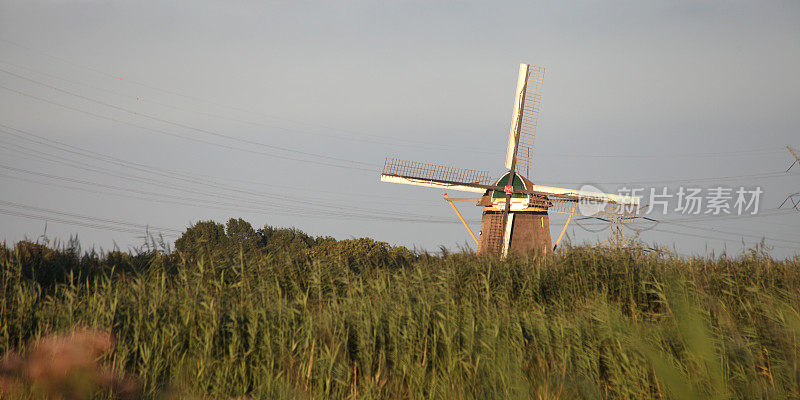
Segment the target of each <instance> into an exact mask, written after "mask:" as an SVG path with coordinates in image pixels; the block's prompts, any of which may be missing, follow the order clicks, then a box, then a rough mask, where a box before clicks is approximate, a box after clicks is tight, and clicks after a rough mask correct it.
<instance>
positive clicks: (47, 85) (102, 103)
mask: <svg viewBox="0 0 800 400" xmlns="http://www.w3.org/2000/svg"><path fill="white" fill-rule="evenodd" d="M0 72H3V73H6V74H8V75H11V76H14V77H17V78H19V79H22V80H25V81H28V82H32V83H35V84H37V85H41V86H44V87H46V88H49V89H53V90H55V91H58V92H61V93H65V94H68V95H70V96H75V97H77V98H80V99H83V100H86V101H90V102H92V103H96V104H100V105H103V106H106V107H109V108H113V109H115V110H119V111H122V112H126V113H129V114H133V115H136V116H140V117H144V118H147V119H151V120H153V121H158V122H161V123H165V124H168V125H173V126H177V127H180V128H184V129H189V130H193V131H197V132H201V133H205V134H207V135H211V136H215V137H220V138H224V139H228V140H233V141H237V142H240V143H244V144H249V145H253V146H259V147H265V148H268V149H271V150H279V151H285V152H289V153H295V154H300V155H304V156H311V157H318V158H324V159H328V160H332V161H339V162H345V163H352V164H359V165H368V166H380V165H379V164H373V163H366V162H362V161H355V160H349V159H344V158H338V157H331V156H326V155H322V154H316V153H311V152H307V151H301V150H295V149H290V148H288V147H282V146H275V145H271V144H266V143H261V142H257V141H255V140H248V139H242V138H238V137H236V136H230V135H226V134H223V133H219V132H215V131H212V130H208V129H203V128H198V127H195V126H191V125H188V124H183V123H180V122H174V121H170V120H168V119H164V118H161V117H156V116H153V115H150V114H146V113H142V112H138V111H133V110H129V109H127V108H125V107H120V106H117V105H114V104H111V103H108V102H105V101H102V100H97V99H94V98H91V97H88V96H84V95H81V94H78V93H75V92H72V91H69V90H65V89H61V88H59V87H57V86H53V85H50V84H47V83H44V82H40V81H38V80H36V79H31V78H28V77H25V76H22V75H19V74H17V73H14V72H11V71H7V70H5V69H2V68H0Z"/></svg>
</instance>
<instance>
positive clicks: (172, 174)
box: [0, 123, 430, 204]
mask: <svg viewBox="0 0 800 400" xmlns="http://www.w3.org/2000/svg"><path fill="white" fill-rule="evenodd" d="M2 128H6V129H9V130H13V131H14V132H17V133H14V132H10V131H8V130H6V129H2ZM0 133H4V134H6V135H9V136H13V137H16V138H19V139H22V140H25V141H28V142H32V143H36V144H39V145H42V146H46V147H49V148H52V149H55V150H58V151H63V152H66V153H70V154H74V155H77V156H81V157H87V158H90V159H92V160H94V161H101V162H105V163H109V164H112V165H117V166H121V167H124V168H130V169H134V170H137V171H140V172H145V173H148V174H153V175H157V176H162V177H166V178H169V179H176V180H181V181H186V182H190V183H195V184H200V185H204V186H211V187H215V188H220V189H224V190H232V191H241V190H243V189H239V188H237V187H235V186H230V185H225V184H220V183H209V181H210V180H214V179H216V180H221V179H224V180H225V181H238V182H243V183H247V184H255V185H261V186H264V185H266V186H269V187H273V188H274V187H275V186H282V187H285V185H284V184H280V185H277V184H269V183H263V182H253V181H247V180H241V179H235V178H229V177H226V178H220V177H212V176H208V175H199V174H190V173H185V172H177V171H171V170H167V169H163V168H157V167H153V166H150V165H146V164H141V163H137V162H133V161H129V160H124V159H121V158H117V157H111V156H109V155H107V154H104V153H99V152H95V151H92V150H88V149H85V148H82V147H78V146H73V145H69V144H66V143H64V142H60V141H58V140H54V139H50V138H46V137H43V136H39V135H36V134H34V133H31V132H29V131H25V130H22V129H19V128H14V127H11V126H8V125H5V124H3V123H0ZM17 146H18V145H17ZM31 151H35V150H31ZM43 154H47V153H43ZM292 190H296V191H304V190H306V191H308V189H306V188H303V187H298V188H292ZM243 193H251V192H243ZM313 193H315V194H319V193H331V194H336V195H345V194H347V195H348V196H349V197H352V193H350V192H348V193H345V192H337V191H330V190H324V189H316V188H315V189H314V190H313ZM252 194H255V195H258V196H261V195H262V194H263V193H252ZM370 197H380V198H387V199H397V196H380V195H374V194H372V195H370ZM426 203H428V204H429V203H430V202H426ZM382 204H389V203H387V202H384V201H382ZM395 204H408V201H404V202H402V203H395Z"/></svg>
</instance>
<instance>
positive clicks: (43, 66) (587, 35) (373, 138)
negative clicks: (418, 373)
mask: <svg viewBox="0 0 800 400" xmlns="http://www.w3.org/2000/svg"><path fill="white" fill-rule="evenodd" d="M0 39H2V40H0V69H2V70H5V71H9V72H12V73H14V74H17V75H20V76H24V77H26V78H30V79H34V80H36V81H39V82H42V83H45V84H47V85H50V86H52V87H56V88H58V89H61V90H66V91H69V92H74V93H76V94H80V95H82V96H84V97H87V98H91V99H95V100H98V101H102V102H105V103H108V104H111V105H113V106H115V107H118V108H109V107H107V106H101V105H99V104H97V103H93V102H91V101H89V100H86V99H81V98H78V97H75V96H72V95H69V94H66V93H64V92H60V91H58V90H54V89H53V88H49V87H45V86H41V85H38V84H36V83H33V82H30V81H26V80H24V79H22V78H19V77H17V76H14V75H10V74H8V73H4V72H0V85H3V86H6V87H8V88H10V89H13V90H16V91H18V92H23V93H26V94H28V95H29V96H36V97H40V98H43V99H46V100H49V101H51V102H57V103H59V104H63V105H67V106H69V107H73V108H78V109H82V110H86V111H90V112H93V113H96V114H99V115H101V116H103V117H106V118H113V119H116V120H118V121H119V120H121V121H125V122H127V123H131V124H136V125H143V126H147V127H150V128H154V129H158V130H161V131H163V132H168V133H170V134H177V135H182V136H186V137H191V138H195V139H200V140H206V141H211V142H214V143H218V144H222V145H225V146H231V147H237V148H245V149H247V150H251V151H258V152H263V153H268V154H270V156H267V155H263V154H252V153H247V152H243V151H238V150H232V149H228V148H223V147H219V146H210V145H207V144H204V143H198V142H193V141H191V140H187V139H182V138H176V137H174V136H168V135H165V134H159V133H156V132H152V131H148V130H143V129H139V128H136V127H133V126H130V125H125V124H123V123H119V122H114V121H110V120H108V119H102V118H98V117H96V116H91V115H87V114H82V113H79V112H76V111H74V110H69V109H65V108H63V107H59V106H55V105H53V104H48V103H45V102H42V101H40V100H36V99H34V98H31V97H29V96H28V97H26V96H24V95H21V94H19V93H17V92H14V91H9V90H7V89H0V123H2V124H5V125H8V126H12V127H15V128H19V129H23V130H25V131H26V132H30V133H33V134H36V135H40V136H42V137H45V138H47V139H49V140H58V141H61V142H63V143H66V144H69V145H73V146H78V147H81V148H85V149H90V150H93V151H97V152H101V153H104V154H108V155H111V156H114V157H117V158H120V159H124V160H129V161H134V162H137V163H140V164H143V165H147V166H153V167H158V168H163V169H168V170H175V171H181V172H185V173H189V174H193V176H199V177H204V178H203V179H208V180H209V181H210V179H211V178H210V177H219V178H222V180H220V181H219V183H218V184H217V183H213V185H217V186H216V187H212V186H202V185H197V184H193V183H187V182H185V181H183V182H181V181H174V180H169V179H166V178H152V179H151V178H148V179H151V180H153V181H156V183H157V184H161V185H165V184H166V185H168V186H169V185H170V182H175V185H176V186H177V185H185V189H184V190H180V191H179V190H171V189H165V188H164V187H163V186H154V185H153V184H148V183H144V182H137V181H131V180H128V179H123V178H120V177H113V176H108V175H105V174H102V173H98V172H90V171H87V170H85V169H79V168H75V167H74V166H73V167H70V166H65V165H64V164H63V163H54V162H46V161H44V160H41V159H38V160H36V159H32V158H31V157H29V156H26V155H24V154H22V153H21V152H20V151H18V148H17V147H14V146H15V145H24V146H27V147H29V148H31V149H34V150H40V151H44V152H49V153H51V154H54V155H59V156H61V157H64V158H68V159H70V160H74V161H80V162H83V163H86V164H89V165H92V166H94V168H102V169H103V170H105V171H110V172H113V173H115V174H130V175H136V176H138V177H151V175H144V174H141V173H139V172H137V171H136V170H131V169H129V168H123V167H119V166H109V165H107V164H102V163H100V162H98V161H97V160H92V159H91V158H81V157H77V156H75V155H74V154H73V155H70V154H68V153H64V152H58V151H55V150H52V149H49V148H47V147H44V146H42V145H38V144H32V143H30V142H26V141H25V140H23V139H20V138H17V137H13V136H9V135H6V134H2V133H0V160H2V162H0V164H2V165H6V166H11V167H14V168H17V169H23V170H27V171H34V172H39V173H48V174H51V175H58V176H62V177H68V178H75V179H82V180H86V181H91V182H96V183H100V184H106V185H115V186H124V187H126V188H130V189H133V190H139V191H146V192H155V193H157V194H161V195H163V196H173V197H168V198H167V199H172V200H170V201H174V202H176V203H181V204H173V203H165V202H163V201H162V202H155V201H146V200H143V199H140V198H136V197H133V196H139V197H148V196H149V195H132V194H131V193H127V194H122V195H121V196H112V195H108V194H106V193H105V192H109V191H111V192H118V193H124V192H119V191H117V190H112V189H107V188H105V189H104V188H98V187H96V186H95V187H92V186H87V185H83V184H78V183H74V182H71V183H68V182H64V181H63V180H61V181H58V182H56V183H59V184H62V185H71V186H74V187H81V188H84V190H77V189H74V188H71V189H68V188H62V187H55V186H53V185H52V184H51V185H43V184H41V183H31V182H27V181H21V180H19V179H15V178H14V177H16V178H20V177H23V178H25V179H28V180H38V181H41V182H55V181H54V180H53V179H51V178H45V177H42V176H38V177H37V176H32V175H30V174H27V175H26V174H25V173H23V172H19V171H13V170H8V169H5V170H0V188H2V189H0V201H5V202H13V203H17V204H25V205H28V206H35V207H40V208H46V209H51V210H58V211H64V212H69V213H75V214H80V215H92V216H96V217H100V218H110V219H117V220H122V221H127V222H134V223H140V224H150V225H158V226H164V227H171V228H175V229H182V228H184V227H186V226H187V225H188V224H190V223H191V222H194V221H198V220H205V219H214V220H217V221H224V220H227V219H228V218H229V217H239V216H241V217H243V218H245V219H247V220H248V221H250V222H251V223H252V224H253V225H254V226H256V227H259V226H263V225H264V224H272V225H279V226H287V225H291V226H296V227H298V228H300V229H303V230H305V231H307V232H309V233H312V234H325V235H332V236H336V237H339V238H346V237H350V236H371V237H374V238H376V239H379V240H384V241H388V242H390V243H393V244H403V245H407V246H417V247H424V248H428V249H436V248H437V247H438V246H439V245H445V246H448V247H454V246H456V245H457V244H463V243H466V242H467V240H469V237H468V235H467V234H466V232H465V231H464V229H463V228H462V227H461V226H460V225H459V224H458V223H457V222H458V221H457V220H456V218H455V215H454V214H453V213H452V210H450V208H449V206H447V205H446V203H444V202H443V201H442V197H441V195H442V192H441V191H439V190H435V189H424V188H417V187H411V186H405V185H390V184H382V183H379V182H378V170H379V169H380V165H382V163H383V159H384V157H385V156H396V157H399V158H405V159H412V160H418V161H424V162H433V163H442V164H448V165H453V166H458V167H463V168H474V169H488V170H490V171H492V173H494V174H498V175H499V173H500V171H501V170H502V167H503V161H504V155H505V146H506V143H505V141H506V135H507V131H508V125H509V123H510V116H511V108H512V105H513V91H514V87H515V83H516V73H517V68H518V65H519V63H520V62H527V63H531V64H535V65H541V66H544V67H545V68H546V71H547V72H546V74H545V83H544V95H543V105H542V114H541V118H540V127H539V130H538V133H537V137H536V148H535V159H534V163H535V169H534V170H533V171H532V177H533V179H534V181H535V182H537V183H540V184H547V185H560V186H564V187H575V188H577V187H580V184H581V183H590V184H594V185H596V186H598V187H600V188H602V189H603V190H606V191H610V192H614V191H616V190H617V189H618V188H619V187H620V186H622V185H618V184H612V183H608V182H639V181H643V182H652V185H640V186H644V187H651V186H655V187H658V188H660V187H662V186H664V185H665V183H662V182H661V181H669V182H668V183H667V185H668V186H669V187H670V188H677V187H678V186H680V185H681V183H682V182H681V180H687V181H686V182H683V183H686V184H687V185H693V186H699V187H704V188H706V187H712V186H730V187H734V188H736V187H738V186H742V185H744V186H747V187H752V186H761V187H762V188H763V190H764V191H765V193H764V195H763V196H762V198H761V208H762V210H767V209H770V208H774V207H776V206H777V205H778V204H780V202H781V201H783V199H784V198H785V197H786V195H787V194H788V193H793V192H797V191H798V190H800V174H798V171H800V168H798V167H795V168H796V169H795V170H794V171H795V172H794V175H792V174H786V175H783V176H778V175H769V176H766V175H759V176H757V177H743V178H739V179H728V180H709V181H699V182H697V181H691V179H697V178H706V177H727V176H742V175H753V174H762V173H772V172H776V171H782V170H784V169H785V168H786V167H788V165H789V164H790V160H791V156H790V155H789V153H788V152H787V151H786V150H785V148H784V146H785V145H787V144H788V145H793V146H796V147H797V146H800V140H798V137H799V136H798V134H797V129H798V126H800V114H799V113H798V111H797V110H798V109H800V77H798V74H797V71H800V3H797V2H759V3H755V2H753V3H734V2H703V3H700V2H663V3H661V2H633V1H631V2H616V3H608V2H580V3H570V4H565V3H564V2H552V3H541V4H536V3H530V2H519V3H487V2H446V1H435V2H423V1H399V2H366V1H330V2H257V1H191V2H189V1H171V2H151V1H135V2H134V1H130V2H113V1H32V0H26V1H10V0H0ZM19 45H22V46H24V47H20V46H19ZM42 73H44V74H42ZM56 77H58V78H62V79H58V78H56ZM120 78H121V79H120ZM63 79H67V80H68V81H67V80H63ZM76 82H77V83H76ZM79 83H81V84H79ZM87 85H88V86H87ZM120 108H121V109H124V110H130V111H134V112H137V113H140V115H134V114H131V113H128V112H125V111H123V110H121V109H120ZM244 110H247V111H244ZM141 114H146V115H151V116H155V117H158V118H160V119H163V120H167V121H170V122H174V123H177V124H182V125H188V126H191V127H198V128H201V129H202V130H206V131H213V132H216V133H220V134H224V135H227V136H232V137H236V138H239V139H243V140H248V141H255V142H260V143H266V144H269V145H273V146H279V147H281V148H284V149H293V150H296V151H302V152H306V153H313V154H320V155H327V156H329V157H334V158H338V159H347V160H354V161H358V162H361V163H367V164H374V165H363V164H353V163H342V162H340V161H336V160H325V159H319V158H317V159H316V160H317V161H319V162H325V163H329V162H330V163H333V164H337V165H347V166H352V167H358V168H366V169H369V170H372V171H363V170H356V169H347V168H338V167H330V166H325V165H319V164H310V163H307V162H298V161H294V160H287V159H285V158H286V157H288V158H296V159H309V158H314V157H308V156H306V155H302V154H298V153H292V152H287V151H283V150H276V149H269V148H266V147H259V146H257V145H252V144H245V143H242V142H236V141H232V140H229V139H226V138H221V137H218V136H217V137H215V136H213V135H209V134H208V133H204V132H201V131H197V130H191V129H186V128H182V127H179V126H176V125H170V124H168V123H163V122H160V121H156V120H153V119H148V118H145V117H143V116H142V115H141ZM209 114H213V115H215V116H211V115H209ZM219 116H221V117H224V118H220V117H219ZM738 151H743V152H746V153H741V154H717V153H725V152H738ZM705 153H714V154H711V155H702V154H705ZM275 156H278V157H284V158H275ZM645 156H649V157H645ZM193 179H194V178H193ZM232 179H236V180H237V181H233V180H232ZM238 180H244V181H247V182H240V181H238ZM159 182H160V183H159ZM215 182H216V181H215ZM222 185H226V186H236V187H237V188H238V189H241V191H239V192H231V191H229V190H223V189H220V186H222ZM282 186H285V187H282ZM628 186H631V185H628ZM86 189H91V190H95V191H100V192H104V193H102V194H101V193H90V192H86ZM246 192H247V193H246ZM253 192H266V193H267V194H269V195H270V196H273V197H263V196H262V197H255V195H253V194H252V193H253ZM200 193H202V194H200ZM207 194H215V195H217V196H226V197H227V199H225V198H221V197H216V198H215V199H216V200H215V201H220V202H233V203H238V204H241V205H242V207H245V208H248V210H242V209H230V207H227V206H219V205H218V206H219V207H220V208H226V207H227V209H218V208H212V207H209V206H208V205H209V204H210V202H209V199H210V198H209V197H207V196H206V195H207ZM293 196H299V197H300V198H301V199H302V201H303V203H301V204H294V205H293V204H292V202H291V200H290V199H291V198H292V197H293ZM149 197H159V196H149ZM177 197H189V198H193V199H195V200H194V203H202V204H206V206H189V205H186V204H185V203H192V202H191V201H189V200H178V199H177ZM160 199H161V200H164V199H165V198H160ZM645 200H646V199H645ZM295 207H299V208H300V210H296V208H295ZM461 209H462V212H463V213H464V214H465V216H466V217H467V218H468V219H470V220H478V219H479V218H480V210H479V209H478V208H477V207H473V206H471V205H468V204H466V203H465V204H462V205H461ZM0 210H17V211H21V210H20V209H19V208H13V207H11V206H9V205H7V204H6V205H5V206H4V205H2V204H0ZM320 210H324V212H321V211H320ZM378 211H382V212H384V213H385V215H387V216H396V217H399V218H411V219H424V220H430V221H440V222H446V223H420V222H401V221H385V220H376V219H372V218H371V219H366V220H364V219H353V218H352V214H355V215H357V216H358V218H361V217H364V215H365V214H369V215H371V216H374V215H375V214H376V213H378ZM24 212H26V213H29V214H36V212H33V211H31V210H30V209H28V210H27V211H24ZM343 213H347V214H351V215H349V216H344V215H343ZM39 214H43V213H42V212H39ZM45 214H46V213H45ZM48 215H51V214H48ZM415 216H418V217H415ZM657 217H658V218H663V219H670V218H681V219H686V218H687V216H682V215H680V214H675V213H671V214H669V215H667V216H660V215H659V216H657ZM563 220H564V218H563V217H562V216H560V215H554V216H552V225H553V228H552V229H553V234H554V235H557V234H558V230H559V229H560V227H561V225H562V224H563ZM687 224H688V225H690V226H693V227H697V228H702V229H706V230H702V229H690V228H686V227H683V226H674V225H673V226H670V225H667V224H662V225H659V226H658V227H657V228H658V229H663V230H669V231H677V232H682V233H685V234H692V235H700V236H708V237H714V238H720V239H725V241H720V240H716V239H705V238H699V237H694V236H687V235H685V234H683V235H680V234H673V233H668V232H657V231H654V230H653V231H647V232H643V233H642V238H643V239H644V240H646V241H648V242H657V243H660V244H665V245H672V244H676V245H677V248H678V250H679V251H681V252H683V253H701V254H702V253H704V252H705V251H706V249H714V250H716V251H717V252H719V250H721V249H723V247H726V248H727V249H728V250H729V251H734V252H738V251H739V249H740V248H741V243H742V238H741V237H737V236H736V235H730V234H723V233H719V232H711V231H709V230H708V229H715V230H718V231H724V232H741V233H744V234H746V235H755V236H756V237H757V236H760V235H762V234H763V235H766V236H767V237H770V238H779V239H782V240H786V241H788V242H774V243H773V244H775V245H776V246H782V247H780V248H776V252H775V253H776V254H777V255H789V254H792V253H793V252H794V251H793V250H792V249H797V248H798V244H800V234H798V232H800V230H799V229H798V227H800V213H782V214H777V213H776V215H774V216H764V217H756V218H729V219H724V220H712V221H704V222H694V223H692V222H688V223H687ZM0 226H2V229H1V231H2V236H0V239H3V240H6V241H9V242H13V241H17V240H20V239H21V238H23V237H24V236H26V235H27V236H28V237H36V236H38V235H40V234H41V233H42V230H43V227H44V223H43V222H42V221H39V220H34V219H29V218H22V217H20V216H12V215H3V214H0ZM473 227H474V228H477V224H473ZM573 232H574V235H575V238H576V240H578V241H582V240H589V241H596V240H598V239H602V238H604V237H605V236H607V235H608V230H606V231H604V232H600V233H597V234H595V233H588V232H585V231H583V230H582V229H580V228H579V227H577V226H574V227H573V228H571V229H570V233H571V234H572V233H573ZM70 233H78V234H79V237H80V238H81V240H82V242H83V243H84V244H85V245H91V244H96V245H98V246H103V247H105V248H107V247H109V246H111V245H112V243H114V242H116V243H118V244H119V245H120V246H121V247H123V248H126V247H128V246H132V245H138V244H139V243H140V241H141V240H140V239H137V238H136V237H137V236H140V234H135V233H125V232H107V231H103V230H98V229H94V228H88V227H80V226H73V225H67V224H64V223H59V222H50V223H48V235H49V236H51V237H59V238H65V237H67V236H68V235H69V234H70ZM744 239H745V241H746V243H747V245H748V246H749V245H751V244H752V243H753V242H754V241H757V239H755V238H754V237H750V236H748V237H745V238H744ZM768 243H769V241H768Z"/></svg>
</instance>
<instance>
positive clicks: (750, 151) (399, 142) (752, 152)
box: [0, 39, 780, 158]
mask: <svg viewBox="0 0 800 400" xmlns="http://www.w3.org/2000/svg"><path fill="white" fill-rule="evenodd" d="M0 41H3V42H5V43H8V44H11V45H13V46H16V47H19V48H22V49H25V50H26V51H28V52H32V53H38V54H40V55H43V56H45V57H48V58H51V59H54V60H57V61H60V62H62V63H64V64H68V65H71V66H73V67H75V68H79V69H85V70H89V71H92V72H94V73H96V74H100V75H103V76H106V77H109V78H112V79H114V80H115V81H124V82H128V83H131V84H134V85H137V86H141V87H144V88H147V89H150V90H154V91H157V92H161V93H165V94H169V95H173V96H178V97H182V98H185V99H189V100H193V101H200V102H204V103H207V104H211V105H214V106H218V107H222V108H227V109H230V110H235V111H238V112H243V113H247V114H254V115H261V116H265V117H267V118H271V119H275V120H281V121H286V122H291V123H295V124H300V125H305V126H309V127H315V128H323V129H327V130H333V131H339V132H347V133H352V134H356V135H359V136H367V137H373V138H377V139H381V140H383V139H390V140H392V141H393V142H391V143H384V144H390V145H393V146H397V145H401V146H414V147H425V148H430V147H431V146H436V147H439V148H442V149H459V150H462V151H471V152H480V153H489V154H494V153H498V154H499V152H494V151H486V150H479V149H475V148H470V147H463V146H454V145H452V144H447V145H442V144H437V143H432V142H426V141H418V140H411V139H407V138H400V137H392V136H387V135H376V134H370V133H365V132H358V131H354V130H350V129H341V128H336V127H331V126H327V125H323V124H314V123H309V122H308V121H301V120H295V119H291V118H286V117H282V116H276V115H270V114H266V113H263V112H258V111H253V110H247V109H243V108H240V107H235V106H231V105H228V104H224V103H220V102H216V101H212V100H208V99H203V98H200V97H196V96H189V95H186V94H183V93H180V92H177V91H175V90H167V89H164V88H163V87H159V86H154V85H150V84H147V83H144V82H141V81H136V80H131V79H128V78H123V77H122V76H121V75H119V74H112V73H109V72H106V71H103V70H100V69H97V68H93V67H90V66H87V65H81V64H78V63H76V62H73V61H70V60H68V59H65V58H63V57H57V56H53V55H51V54H48V53H46V52H44V51H41V50H37V49H34V48H32V47H30V46H27V45H24V44H21V43H17V42H13V41H10V40H7V39H0ZM3 63H5V64H8V65H11V66H14V67H16V68H19V69H23V70H27V71H29V72H34V73H38V74H41V75H44V76H49V77H52V78H55V79H59V80H62V81H66V82H70V83H74V84H78V85H83V86H86V87H90V88H93V89H96V90H101V91H104V92H107V93H112V94H115V95H117V96H123V97H128V95H125V94H120V93H118V92H115V91H112V90H108V89H105V88H101V87H98V86H95V85H90V84H87V83H83V82H79V81H75V80H72V79H67V78H63V77H60V76H58V75H54V74H49V73H46V72H42V71H38V70H35V69H32V68H30V67H25V66H21V65H18V64H14V63H10V62H8V61H3ZM137 99H139V100H143V101H148V102H152V103H154V104H157V105H160V106H162V107H169V108H174V109H180V110H184V111H189V112H195V113H200V114H205V115H209V116H212V117H216V118H223V119H229V120H234V121H237V122H242V123H248V124H256V125H262V126H266V127H270V128H277V129H286V130H292V131H295V132H304V133H308V134H313V133H311V132H307V131H300V130H296V129H290V128H285V127H278V126H271V125H264V124H260V123H257V122H253V121H245V120H242V119H237V118H231V117H225V116H221V115H217V114H212V113H204V112H199V111H196V110H191V109H185V108H182V107H177V106H174V105H169V104H165V103H160V102H156V101H154V100H148V99H143V98H141V97H137ZM323 136H331V137H336V138H341V139H350V140H356V139H353V138H347V137H341V136H335V135H323ZM402 142H407V143H410V144H403V143H402ZM379 143H382V142H379ZM779 151H780V150H775V149H773V148H772V147H767V148H760V149H748V150H735V151H727V152H697V153H655V154H575V153H564V154H558V153H547V154H542V155H539V156H537V157H548V156H552V157H559V158H564V157H575V158H657V157H718V156H742V155H767V154H776V153H778V152H779Z"/></svg>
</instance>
